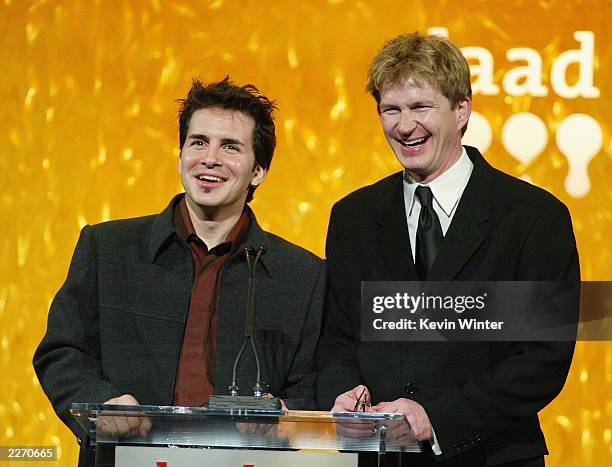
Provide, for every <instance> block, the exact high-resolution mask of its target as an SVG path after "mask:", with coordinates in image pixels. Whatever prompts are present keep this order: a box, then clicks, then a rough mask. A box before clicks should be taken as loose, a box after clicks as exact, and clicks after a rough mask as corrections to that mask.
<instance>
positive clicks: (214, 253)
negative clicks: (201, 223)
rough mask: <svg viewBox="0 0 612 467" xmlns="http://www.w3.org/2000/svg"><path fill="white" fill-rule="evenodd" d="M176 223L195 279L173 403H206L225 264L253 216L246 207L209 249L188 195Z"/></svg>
mask: <svg viewBox="0 0 612 467" xmlns="http://www.w3.org/2000/svg"><path fill="white" fill-rule="evenodd" d="M174 224H175V225H176V232H177V234H178V235H179V236H180V237H182V238H183V239H184V240H185V241H186V242H187V245H189V249H190V250H191V254H192V256H193V264H194V283H193V288H192V290H191V302H190V304H189V314H188V316H187V325H186V327H185V334H184V337H183V345H182V347H181V356H180V359H179V365H178V373H177V376H176V385H175V386H174V400H173V404H174V405H180V406H188V407H198V406H201V405H204V404H206V403H207V402H208V397H209V396H210V395H211V394H213V393H214V391H215V369H216V347H217V303H218V296H219V284H220V283H221V276H222V273H223V266H225V263H226V262H227V260H228V258H229V256H230V254H231V253H232V252H234V251H235V250H237V249H238V248H239V247H240V244H241V243H242V241H243V240H244V238H245V236H246V233H247V231H248V229H249V225H250V220H249V217H248V215H247V214H246V211H243V212H242V215H241V216H240V218H239V219H238V222H236V225H234V227H233V228H232V230H231V231H230V233H229V234H228V236H227V238H226V240H225V242H223V243H221V244H219V245H217V246H215V247H214V248H212V249H210V250H209V249H208V248H207V246H206V245H205V244H204V242H203V241H202V240H201V239H200V238H199V237H198V236H197V234H196V233H195V229H194V228H193V223H192V222H191V218H190V217H189V211H188V209H187V203H186V201H185V198H183V199H182V200H181V201H180V203H179V204H178V205H177V206H176V208H175V209H174Z"/></svg>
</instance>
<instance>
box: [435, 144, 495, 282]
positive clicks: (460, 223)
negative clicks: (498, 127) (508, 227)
mask: <svg viewBox="0 0 612 467" xmlns="http://www.w3.org/2000/svg"><path fill="white" fill-rule="evenodd" d="M466 150H467V153H468V156H469V157H470V159H471V160H472V162H473V164H474V169H473V170H472V174H471V176H470V180H469V182H468V184H467V186H466V187H465V190H464V192H463V195H462V196H461V200H460V201H459V206H457V212H456V213H455V215H454V216H453V220H452V222H451V224H450V227H449V229H448V231H447V232H446V235H445V237H444V241H443V242H442V246H441V248H440V251H439V252H438V256H436V259H435V261H434V264H433V266H432V270H431V273H430V276H429V280H431V281H449V280H454V279H455V278H456V276H457V274H458V273H459V272H460V271H461V269H462V268H463V266H464V265H465V264H466V263H467V262H468V261H469V260H470V258H471V257H472V256H473V255H474V253H475V252H476V251H477V250H478V248H479V247H480V245H481V244H482V242H483V241H484V237H483V234H482V230H481V228H480V225H481V224H482V223H484V222H486V221H487V220H488V219H489V208H490V204H489V203H490V193H491V172H492V170H493V169H492V167H491V166H490V165H489V164H487V162H486V161H485V160H484V158H483V157H482V156H481V155H480V153H479V152H478V150H476V149H474V148H472V147H469V146H466Z"/></svg>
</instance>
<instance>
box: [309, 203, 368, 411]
mask: <svg viewBox="0 0 612 467" xmlns="http://www.w3.org/2000/svg"><path fill="white" fill-rule="evenodd" d="M325 255H326V257H327V268H328V282H327V291H326V295H325V314H324V320H323V323H324V324H323V331H322V334H321V341H320V343H319V347H318V350H317V366H318V371H319V374H318V379H317V402H318V405H319V408H321V409H323V410H329V409H331V408H332V406H333V405H334V401H335V399H336V397H337V396H338V395H340V394H342V393H343V392H346V391H348V390H349V389H352V388H354V387H355V386H357V385H359V384H361V377H360V371H359V359H358V355H357V347H358V343H357V342H355V332H359V330H355V329H353V327H352V325H351V322H352V319H351V317H350V313H351V312H352V308H351V306H350V301H349V300H350V298H349V297H348V294H347V290H346V287H345V284H344V283H343V280H342V278H343V277H346V275H345V274H344V271H343V266H342V259H341V251H340V249H339V242H338V230H337V215H336V210H335V209H334V210H332V215H331V218H330V221H329V229H328V233H327V243H326V247H325Z"/></svg>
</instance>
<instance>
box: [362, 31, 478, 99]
mask: <svg viewBox="0 0 612 467" xmlns="http://www.w3.org/2000/svg"><path fill="white" fill-rule="evenodd" d="M410 79H412V80H414V81H416V82H419V81H424V82H426V83H427V84H429V85H431V86H435V87H437V88H438V90H439V91H440V92H441V93H442V94H443V95H444V96H445V97H446V98H447V99H448V100H449V101H450V103H451V108H453V109H454V108H455V107H456V105H457V104H458V103H459V101H461V100H463V99H465V98H469V97H471V96H472V85H471V82H470V67H469V66H468V64H467V61H466V60H465V57H464V56H463V54H462V53H461V51H460V50H459V48H457V46H455V45H454V44H453V43H452V42H450V41H449V40H448V39H446V38H445V37H442V36H435V35H427V36H423V35H421V34H419V33H418V32H415V33H412V34H402V35H401V36H398V37H396V38H395V39H391V40H390V41H389V42H387V43H386V44H385V45H384V46H383V48H382V49H381V50H380V52H378V54H377V55H376V56H375V57H374V59H373V60H372V63H371V65H370V69H369V71H368V84H367V86H366V91H368V92H369V93H370V94H372V96H374V99H376V102H377V103H380V93H381V91H382V90H383V89H384V88H385V87H387V86H390V85H393V84H398V83H400V82H403V81H405V80H410Z"/></svg>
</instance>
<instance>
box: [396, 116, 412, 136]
mask: <svg viewBox="0 0 612 467" xmlns="http://www.w3.org/2000/svg"><path fill="white" fill-rule="evenodd" d="M416 126H417V120H416V118H415V116H414V114H413V113H412V112H409V111H403V112H402V113H401V114H400V118H399V122H398V124H397V131H398V132H399V133H400V134H402V135H407V134H408V135H409V134H411V133H412V132H413V131H414V129H415V128H416Z"/></svg>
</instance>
